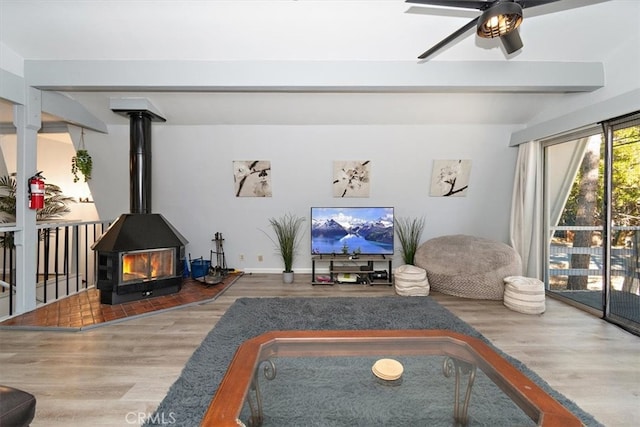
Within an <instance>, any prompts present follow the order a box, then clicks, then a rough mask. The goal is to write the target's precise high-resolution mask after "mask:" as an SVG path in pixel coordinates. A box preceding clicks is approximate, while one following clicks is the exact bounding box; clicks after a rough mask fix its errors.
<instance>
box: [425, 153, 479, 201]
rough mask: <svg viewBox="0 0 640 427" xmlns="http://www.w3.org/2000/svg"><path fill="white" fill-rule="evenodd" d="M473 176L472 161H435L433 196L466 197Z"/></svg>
mask: <svg viewBox="0 0 640 427" xmlns="http://www.w3.org/2000/svg"><path fill="white" fill-rule="evenodd" d="M470 176H471V160H434V161H433V173H432V175H431V193H430V195H431V196H440V197H466V195H467V190H468V189H469V178H470Z"/></svg>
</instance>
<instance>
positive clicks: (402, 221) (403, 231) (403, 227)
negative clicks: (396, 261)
mask: <svg viewBox="0 0 640 427" xmlns="http://www.w3.org/2000/svg"><path fill="white" fill-rule="evenodd" d="M395 223H396V233H397V234H398V240H399V241H400V246H401V247H402V249H401V251H402V261H404V263H405V264H409V265H415V264H414V262H415V256H416V251H417V250H418V245H420V237H421V236H422V231H423V230H424V218H402V217H400V218H396V219H395Z"/></svg>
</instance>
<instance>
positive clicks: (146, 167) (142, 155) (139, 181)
mask: <svg viewBox="0 0 640 427" xmlns="http://www.w3.org/2000/svg"><path fill="white" fill-rule="evenodd" d="M128 114H129V120H130V153H129V172H130V177H131V178H130V181H129V186H130V188H129V206H130V211H131V213H133V214H149V213H151V120H152V116H151V115H150V114H149V113H146V112H144V111H130V112H129V113H128Z"/></svg>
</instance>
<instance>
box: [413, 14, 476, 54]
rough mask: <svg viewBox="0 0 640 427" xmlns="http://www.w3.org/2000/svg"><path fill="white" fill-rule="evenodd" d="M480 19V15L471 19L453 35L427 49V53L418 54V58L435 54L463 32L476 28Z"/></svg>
mask: <svg viewBox="0 0 640 427" xmlns="http://www.w3.org/2000/svg"><path fill="white" fill-rule="evenodd" d="M479 19H480V17H479V16H478V17H477V18H474V19H472V20H471V21H469V22H468V23H467V24H466V25H465V26H463V27H462V28H460V29H459V30H458V31H455V32H454V33H452V34H451V35H449V36H447V37H445V38H444V39H442V40H441V41H440V42H439V43H437V44H436V45H435V46H433V47H432V48H431V49H429V50H427V51H426V52H425V53H423V54H422V55H420V56H418V59H425V58H427V57H428V56H431V55H432V54H434V53H435V52H436V51H438V50H440V49H442V48H443V47H445V46H446V45H448V44H449V43H451V42H452V41H453V40H455V39H457V38H458V37H460V36H461V35H462V34H464V33H466V32H467V31H469V30H470V29H471V28H474V27H476V26H477V25H478V20H479Z"/></svg>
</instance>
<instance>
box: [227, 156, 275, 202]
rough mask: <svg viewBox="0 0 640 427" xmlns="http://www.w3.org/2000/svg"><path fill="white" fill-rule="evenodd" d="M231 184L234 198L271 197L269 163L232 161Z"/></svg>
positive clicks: (261, 161)
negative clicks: (232, 184)
mask: <svg viewBox="0 0 640 427" xmlns="http://www.w3.org/2000/svg"><path fill="white" fill-rule="evenodd" d="M233 182H234V186H235V192H236V197H271V162H270V161H269V160H234V161H233Z"/></svg>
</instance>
